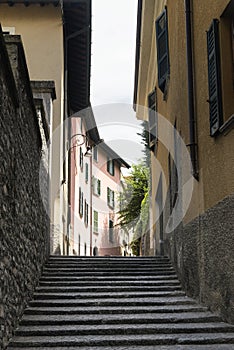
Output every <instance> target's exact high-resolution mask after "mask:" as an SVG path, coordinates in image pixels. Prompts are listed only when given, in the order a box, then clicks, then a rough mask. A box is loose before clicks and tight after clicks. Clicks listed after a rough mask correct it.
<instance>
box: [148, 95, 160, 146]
mask: <svg viewBox="0 0 234 350" xmlns="http://www.w3.org/2000/svg"><path fill="white" fill-rule="evenodd" d="M148 121H149V148H150V150H151V151H152V152H154V151H155V148H156V145H157V140H158V113H157V90H156V88H155V89H154V90H153V91H152V92H151V93H150V94H149V95H148Z"/></svg>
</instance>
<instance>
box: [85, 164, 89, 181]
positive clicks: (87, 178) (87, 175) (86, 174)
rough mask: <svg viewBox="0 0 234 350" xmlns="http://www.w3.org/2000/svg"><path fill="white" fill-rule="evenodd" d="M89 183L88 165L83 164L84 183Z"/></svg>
mask: <svg viewBox="0 0 234 350" xmlns="http://www.w3.org/2000/svg"><path fill="white" fill-rule="evenodd" d="M88 181H89V165H88V163H85V182H86V183H88Z"/></svg>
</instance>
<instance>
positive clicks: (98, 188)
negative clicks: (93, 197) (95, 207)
mask: <svg viewBox="0 0 234 350" xmlns="http://www.w3.org/2000/svg"><path fill="white" fill-rule="evenodd" d="M97 194H98V195H99V196H100V195H101V180H97Z"/></svg>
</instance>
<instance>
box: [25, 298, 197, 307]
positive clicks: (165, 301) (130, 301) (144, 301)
mask: <svg viewBox="0 0 234 350" xmlns="http://www.w3.org/2000/svg"><path fill="white" fill-rule="evenodd" d="M116 304H118V305H119V306H124V307H128V306H130V305H136V306H138V305H139V306H146V305H178V304H180V305H187V304H196V302H195V301H194V300H193V299H190V298H187V297H174V298H173V297H168V298H165V297H149V298H147V297H142V298H136V297H129V298H126V297H125V298H113V297H112V298H108V299H105V298H103V299H99V298H97V299H94V298H93V299H92V298H91V299H74V298H73V299H44V300H40V299H37V300H33V301H31V302H30V303H29V305H30V306H56V307H57V306H69V305H70V306H84V307H86V306H88V305H102V306H105V305H106V306H107V305H108V306H114V305H116Z"/></svg>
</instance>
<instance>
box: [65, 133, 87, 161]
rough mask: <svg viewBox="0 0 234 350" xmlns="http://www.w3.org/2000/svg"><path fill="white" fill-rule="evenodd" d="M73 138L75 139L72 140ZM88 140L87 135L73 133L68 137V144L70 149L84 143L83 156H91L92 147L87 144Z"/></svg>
mask: <svg viewBox="0 0 234 350" xmlns="http://www.w3.org/2000/svg"><path fill="white" fill-rule="evenodd" d="M73 139H75V141H72V140H73ZM88 141H89V139H88V136H87V135H85V134H79V133H78V134H74V135H72V137H71V138H70V145H71V147H70V149H72V148H75V147H79V146H82V145H84V144H86V152H85V153H84V156H85V157H91V156H92V153H91V149H92V147H91V146H89V145H88Z"/></svg>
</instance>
